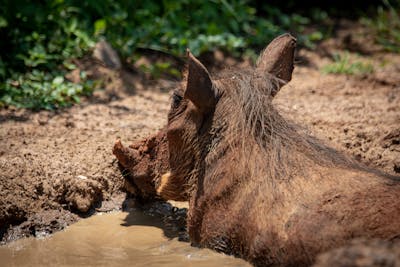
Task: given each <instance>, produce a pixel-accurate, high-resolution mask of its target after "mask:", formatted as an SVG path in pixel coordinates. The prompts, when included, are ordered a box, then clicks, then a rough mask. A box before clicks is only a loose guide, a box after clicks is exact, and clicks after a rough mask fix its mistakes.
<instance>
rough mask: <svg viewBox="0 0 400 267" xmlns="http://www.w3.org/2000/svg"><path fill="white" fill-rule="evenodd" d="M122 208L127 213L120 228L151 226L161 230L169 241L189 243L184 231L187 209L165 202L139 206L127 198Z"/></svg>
mask: <svg viewBox="0 0 400 267" xmlns="http://www.w3.org/2000/svg"><path fill="white" fill-rule="evenodd" d="M122 207H123V210H124V211H126V212H128V215H127V216H126V218H125V219H124V223H122V224H121V225H122V226H127V227H129V226H134V225H142V226H153V227H157V228H159V229H161V230H162V231H163V234H164V236H165V237H167V238H169V239H174V238H178V241H183V242H189V236H188V233H187V231H186V214H187V208H177V207H174V206H173V205H172V204H171V203H169V202H165V201H154V202H150V203H146V204H141V203H138V202H137V201H136V200H134V199H132V198H129V197H128V198H126V199H125V201H124V203H123V206H122Z"/></svg>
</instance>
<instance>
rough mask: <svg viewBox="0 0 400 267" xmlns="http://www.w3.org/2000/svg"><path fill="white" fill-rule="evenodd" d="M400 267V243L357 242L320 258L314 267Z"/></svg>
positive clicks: (324, 254) (380, 241)
mask: <svg viewBox="0 0 400 267" xmlns="http://www.w3.org/2000/svg"><path fill="white" fill-rule="evenodd" d="M328 266H329V267H332V266H354V267H378V266H379V267H399V266H400V242H394V243H392V242H388V241H382V240H373V241H366V240H357V241H354V242H353V243H352V244H350V245H347V246H344V247H341V248H338V249H335V250H331V251H329V252H326V253H323V254H321V255H319V256H318V258H317V261H316V263H315V265H314V267H328Z"/></svg>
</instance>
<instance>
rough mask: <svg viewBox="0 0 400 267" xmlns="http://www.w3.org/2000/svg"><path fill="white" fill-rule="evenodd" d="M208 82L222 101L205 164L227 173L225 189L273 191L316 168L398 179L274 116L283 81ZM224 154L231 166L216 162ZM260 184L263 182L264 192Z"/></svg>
mask: <svg viewBox="0 0 400 267" xmlns="http://www.w3.org/2000/svg"><path fill="white" fill-rule="evenodd" d="M186 79H187V78H186V75H185V73H184V79H183V81H182V87H181V88H180V89H178V90H179V91H181V92H182V91H184V89H183V88H185V84H186ZM213 81H214V84H215V88H217V89H218V90H220V92H221V93H222V94H223V96H222V97H221V98H220V99H219V101H218V103H217V107H216V109H215V113H214V115H213V116H214V118H215V119H214V121H215V123H213V126H212V128H211V129H210V137H211V139H212V140H211V141H210V142H209V143H208V145H207V146H208V149H207V153H208V154H207V156H206V158H205V160H206V164H208V165H209V166H213V165H214V166H215V164H216V163H220V164H221V165H220V167H221V168H228V169H229V170H228V172H229V173H230V174H231V178H230V179H231V181H230V183H231V184H237V183H242V182H243V181H244V180H246V181H251V180H252V181H254V182H253V183H252V186H251V187H249V190H265V192H271V191H273V190H269V189H271V188H274V187H275V185H276V184H277V183H281V182H285V181H286V182H289V183H290V181H291V180H292V178H293V177H294V176H302V177H304V178H307V177H308V176H310V175H311V174H312V175H317V173H315V172H314V171H315V166H316V165H319V166H321V167H322V168H323V167H328V168H343V169H353V170H355V171H369V172H374V173H375V174H378V175H382V176H386V177H388V178H391V179H395V180H398V179H399V178H398V177H395V176H391V175H386V174H384V173H382V172H380V171H377V170H372V169H370V168H367V167H366V166H365V165H363V164H361V163H359V162H357V161H355V160H354V159H352V158H350V157H348V156H346V155H345V154H344V153H343V152H340V151H338V150H336V149H334V148H332V147H331V146H329V145H327V144H326V143H325V142H324V141H322V140H320V139H318V138H316V137H314V136H312V135H311V134H310V133H309V132H310V131H309V130H307V129H306V128H304V127H301V126H299V125H298V124H296V123H294V122H292V121H290V120H288V119H286V118H284V117H283V116H282V115H280V114H279V112H278V110H277V109H276V107H275V106H274V104H273V95H275V94H276V93H277V90H278V88H279V84H282V83H283V81H282V80H280V79H278V78H276V77H275V76H273V75H270V74H268V73H260V72H258V71H257V70H256V69H247V70H240V71H232V70H226V71H224V72H223V73H221V74H219V75H218V76H213ZM283 89H288V88H283ZM202 146H204V144H197V145H196V148H194V149H195V150H201V149H202V148H201V147H202ZM228 151H231V152H232V151H233V153H232V154H234V155H235V156H234V161H233V162H232V161H231V160H232V158H228V159H227V160H223V162H221V158H222V157H224V156H225V155H227V154H228V153H227V152H228ZM200 169H201V167H200ZM199 171H200V172H201V170H199V168H195V169H193V170H192V173H191V175H189V176H190V177H189V180H188V188H191V189H190V190H194V189H195V188H196V180H197V178H196V177H198V175H197V173H198V172H199ZM215 172H218V168H216V169H214V170H213V171H212V172H211V173H210V175H209V176H210V177H214V178H212V179H218V177H219V175H218V174H217V173H215ZM311 172H313V173H311ZM213 173H214V174H213ZM213 182H217V181H213ZM261 183H268V184H266V186H267V187H268V189H267V188H265V187H264V186H262V185H261ZM228 184H229V183H228ZM257 186H258V188H257V189H255V187H257ZM268 190H269V191H268Z"/></svg>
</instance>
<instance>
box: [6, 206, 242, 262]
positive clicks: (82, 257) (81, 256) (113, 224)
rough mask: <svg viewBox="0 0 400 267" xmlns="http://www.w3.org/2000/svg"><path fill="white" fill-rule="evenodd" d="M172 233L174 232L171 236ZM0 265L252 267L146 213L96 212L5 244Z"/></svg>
mask: <svg viewBox="0 0 400 267" xmlns="http://www.w3.org/2000/svg"><path fill="white" fill-rule="evenodd" d="M166 236H170V237H166ZM0 266H146V267H147V266H218V267H220V266H249V265H248V264H247V263H246V262H244V261H243V260H240V259H237V258H233V257H230V256H226V255H222V254H218V253H216V252H213V251H211V250H208V249H198V248H194V247H191V246H190V245H189V243H187V242H182V241H178V237H174V235H173V234H171V233H170V232H168V231H166V230H165V229H163V223H162V222H160V218H158V217H152V216H148V215H145V214H143V213H142V212H129V213H127V212H115V213H108V214H102V215H96V216H92V217H90V218H88V219H84V220H81V221H79V222H78V223H76V224H74V225H72V226H70V227H68V228H67V229H66V230H64V231H62V232H58V233H56V234H54V235H52V236H50V237H46V238H42V239H37V238H36V239H35V238H26V239H22V240H18V241H15V242H12V243H10V244H8V245H5V246H1V247H0Z"/></svg>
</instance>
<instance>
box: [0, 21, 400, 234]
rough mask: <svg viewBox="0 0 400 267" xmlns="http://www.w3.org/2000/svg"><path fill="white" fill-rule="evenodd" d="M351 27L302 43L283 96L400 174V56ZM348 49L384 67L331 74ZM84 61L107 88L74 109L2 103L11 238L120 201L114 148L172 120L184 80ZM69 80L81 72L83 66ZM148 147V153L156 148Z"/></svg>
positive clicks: (335, 141) (2, 227)
mask: <svg viewBox="0 0 400 267" xmlns="http://www.w3.org/2000/svg"><path fill="white" fill-rule="evenodd" d="M351 32H352V29H351V28H350V29H347V31H346V27H344V30H343V31H339V32H338V33H337V36H336V37H335V38H332V39H330V40H327V41H325V42H324V43H322V44H320V45H319V46H318V47H317V48H316V49H315V50H312V51H310V50H305V49H302V50H300V51H299V53H298V56H297V62H296V63H297V64H296V69H295V72H294V75H293V80H292V82H291V83H290V84H289V85H287V86H285V87H284V88H283V89H282V90H281V92H279V94H278V95H277V97H276V100H275V103H276V104H277V106H278V107H279V109H280V110H281V111H282V114H284V116H286V117H288V118H289V119H292V120H294V121H296V122H298V123H299V124H303V125H305V127H306V128H308V129H309V130H310V131H311V132H313V133H314V134H315V135H317V136H318V137H320V138H322V139H324V140H327V141H328V142H330V143H331V144H332V145H333V146H335V147H336V148H338V149H340V150H343V151H345V152H347V153H350V154H352V155H353V156H355V157H356V158H357V159H359V160H360V161H362V162H364V163H366V164H367V165H370V166H372V167H376V168H378V169H381V170H384V171H386V172H388V173H391V174H398V173H400V104H399V103H400V75H398V74H399V73H400V55H398V54H390V53H384V52H382V51H381V50H379V49H377V48H376V46H373V45H369V42H367V41H365V40H369V39H368V38H366V37H365V38H364V37H363V35H362V34H359V33H358V31H356V32H357V34H354V35H350V36H351V38H349V37H348V36H349V33H351ZM360 32H361V33H363V31H362V29H361V30H360ZM364 33H365V31H364ZM350 48H352V49H350ZM343 49H346V50H350V51H354V50H357V51H358V53H360V54H362V56H360V59H361V60H366V61H368V62H371V63H372V64H373V65H374V68H375V71H374V72H373V73H372V74H368V75H364V76H357V75H350V76H349V75H333V74H329V75H325V74H322V73H321V68H322V66H324V65H325V64H328V63H330V62H331V61H332V54H333V53H334V52H335V51H342V50H343ZM203 59H204V61H205V63H206V65H208V67H210V68H211V69H213V70H219V69H220V68H221V66H225V67H232V66H239V67H242V66H246V65H248V61H242V60H236V59H233V58H231V57H228V56H225V55H224V54H222V53H220V52H216V53H214V54H213V55H212V57H211V59H210V57H207V58H203ZM207 63H208V64H207ZM79 66H80V68H81V69H85V70H86V71H87V72H88V74H89V76H92V77H95V78H96V77H97V78H101V79H102V80H103V82H104V87H105V89H104V90H99V91H96V92H95V94H94V95H93V96H92V97H90V98H88V99H86V100H84V101H83V103H82V104H80V105H76V106H74V107H72V108H68V109H62V110H58V111H51V112H50V111H41V112H37V113H35V112H31V111H28V110H15V109H12V108H9V109H3V110H0V125H1V127H0V166H1V176H0V238H1V239H2V241H3V242H7V241H9V240H13V239H16V238H19V237H21V236H27V235H35V236H38V235H42V234H46V233H52V232H54V231H56V230H59V229H62V228H64V227H65V226H66V225H68V224H70V223H73V222H75V221H76V220H78V219H79V218H81V217H85V216H88V215H90V214H93V213H94V212H95V211H99V210H100V211H107V210H112V209H119V208H121V206H122V203H123V201H124V200H125V198H126V195H125V193H124V192H125V191H126V190H127V189H129V190H128V191H131V192H132V191H134V189H133V190H132V188H131V186H132V185H131V184H130V183H127V182H125V179H124V176H123V174H124V173H123V172H121V170H120V168H119V166H118V163H117V160H116V158H115V156H114V155H113V154H112V148H113V146H114V143H115V140H117V139H118V138H120V139H121V140H122V142H123V143H124V144H131V143H133V142H137V141H138V140H140V139H142V138H143V137H145V136H148V135H151V134H154V133H156V132H158V131H159V130H160V129H161V128H162V127H163V126H164V125H165V123H166V115H167V112H168V109H169V95H170V91H171V89H173V88H175V87H176V86H178V83H177V81H173V80H170V79H167V78H165V77H164V78H161V79H158V80H157V81H156V80H151V79H150V80H147V79H146V76H147V75H143V74H140V73H138V72H136V73H135V72H132V70H121V71H112V70H109V69H107V68H105V67H103V66H102V65H100V64H98V63H96V64H95V63H93V61H92V60H85V61H81V62H79ZM75 76H76V75H75ZM69 78H70V79H71V80H74V73H71V75H70V77H69ZM147 78H149V77H147ZM150 150H151V149H150ZM146 153H147V152H146V151H145V153H144V154H143V155H144V157H147V156H149V155H151V154H152V153H153V152H151V153H147V154H146ZM157 153H158V152H155V155H157ZM153 154H154V153H153ZM158 167H160V166H158ZM143 168H144V169H146V167H143ZM152 168H153V167H151V168H149V167H147V170H150V169H152Z"/></svg>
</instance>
